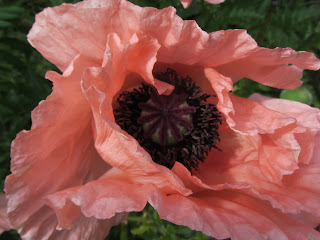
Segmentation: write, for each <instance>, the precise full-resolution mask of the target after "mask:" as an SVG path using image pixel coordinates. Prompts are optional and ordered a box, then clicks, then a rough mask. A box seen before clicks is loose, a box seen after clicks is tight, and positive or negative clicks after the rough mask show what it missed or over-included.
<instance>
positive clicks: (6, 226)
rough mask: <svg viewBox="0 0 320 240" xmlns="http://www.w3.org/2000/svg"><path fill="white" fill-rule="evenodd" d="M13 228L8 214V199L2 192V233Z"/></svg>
mask: <svg viewBox="0 0 320 240" xmlns="http://www.w3.org/2000/svg"><path fill="white" fill-rule="evenodd" d="M11 228H12V226H11V224H10V222H9V218H8V215H7V199H6V197H5V195H4V194H0V234H1V233H2V232H4V231H8V230H10V229H11Z"/></svg>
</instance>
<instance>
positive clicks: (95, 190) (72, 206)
mask: <svg viewBox="0 0 320 240" xmlns="http://www.w3.org/2000/svg"><path fill="white" fill-rule="evenodd" d="M155 189H156V186H155V185H153V184H138V183H134V182H132V181H131V180H130V178H128V177H127V176H126V174H125V173H123V172H121V171H119V170H115V169H114V170H113V171H111V172H109V173H107V174H106V175H105V176H103V177H102V178H100V179H98V180H96V181H92V182H90V183H88V184H86V185H83V186H78V187H74V188H70V189H66V190H63V191H60V192H57V193H55V194H52V195H50V196H48V197H47V202H48V204H49V205H50V206H51V207H52V208H54V209H55V211H56V213H57V216H58V219H59V227H62V228H70V227H73V224H72V221H73V220H74V219H72V217H70V214H71V215H73V214H74V213H77V211H81V212H82V213H83V214H84V215H85V216H86V217H88V218H89V217H94V218H97V219H110V218H112V217H114V216H115V215H116V213H122V212H131V211H141V210H142V209H143V208H144V207H145V205H146V203H147V201H148V197H149V195H150V194H151V193H152V192H153V191H155Z"/></svg>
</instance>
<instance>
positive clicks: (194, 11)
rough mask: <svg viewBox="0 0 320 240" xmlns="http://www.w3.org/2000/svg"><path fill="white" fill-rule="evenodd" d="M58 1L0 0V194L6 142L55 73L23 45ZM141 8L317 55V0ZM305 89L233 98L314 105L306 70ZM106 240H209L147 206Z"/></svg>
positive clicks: (318, 88)
mask: <svg viewBox="0 0 320 240" xmlns="http://www.w3.org/2000/svg"><path fill="white" fill-rule="evenodd" d="M63 2H69V3H75V2H78V1H76V0H73V1H63V0H32V1H30V0H14V1H12V0H0V179H1V182H0V191H1V190H2V189H3V186H4V179H5V177H6V175H8V174H9V173H10V143H11V141H12V140H13V139H14V138H15V135H16V134H17V133H18V132H19V131H21V130H23V129H30V126H31V120H30V112H31V111H32V109H33V108H35V107H36V106H37V104H38V103H39V101H41V100H43V99H45V98H46V97H47V96H48V95H49V94H50V92H51V87H52V85H51V83H50V82H49V81H48V80H46V79H45V78H44V75H45V73H46V71H48V70H55V71H58V72H59V70H58V69H57V68H56V67H55V66H54V65H52V64H51V63H49V62H48V61H47V60H46V59H44V58H43V57H42V56H41V55H40V54H39V53H38V52H37V51H36V50H35V49H33V48H32V47H31V46H30V45H29V44H28V42H27V39H26V35H27V34H28V32H29V30H30V28H31V26H32V24H33V22H34V18H35V15H36V14H37V13H38V12H40V11H41V10H42V9H44V8H45V7H52V6H57V5H60V4H61V3H63ZM131 2H133V3H135V4H137V5H140V6H152V7H156V8H159V9H161V8H164V7H168V6H174V7H175V8H176V9H177V14H178V15H179V16H181V18H183V19H185V20H195V21H197V23H198V25H199V26H200V27H201V28H202V29H203V30H205V31H207V32H213V31H217V30H225V29H230V28H233V29H235V28H241V29H247V30H248V32H249V34H250V35H251V36H252V37H253V38H254V39H256V41H257V42H258V44H259V45H260V46H263V47H268V48H275V47H291V48H293V49H295V50H300V51H311V52H314V53H315V54H317V55H318V57H319V54H320V0H278V1H276V0H226V2H225V3H222V4H219V5H211V4H209V3H206V2H204V1H203V0H193V2H192V4H191V6H190V7H189V8H188V9H183V7H182V5H181V3H180V1H178V0H131ZM303 81H304V84H303V86H302V87H300V88H299V89H297V90H292V91H288V90H280V89H275V88H271V87H266V86H262V85H260V84H258V83H255V82H253V81H251V80H249V79H242V80H240V81H239V82H238V83H237V84H236V86H235V89H234V94H236V95H239V96H242V97H248V96H250V95H251V94H252V93H254V92H259V93H261V94H263V95H267V96H272V97H277V98H285V99H290V100H295V101H300V102H303V103H306V104H309V105H311V106H314V107H320V72H319V71H318V72H308V71H306V72H305V73H304V76H303ZM18 239H20V238H19V235H18V234H17V232H16V231H15V230H12V231H8V232H5V233H3V234H2V235H0V240H18ZM106 239H108V240H111V239H112V240H116V239H120V240H127V239H129V240H131V239H136V240H154V239H157V240H162V239H166V240H167V239H170V240H184V239H193V240H196V239H206V240H207V239H208V237H207V236H206V235H204V234H202V233H200V232H196V231H192V230H190V229H189V228H187V227H183V226H176V225H174V224H172V223H169V222H167V221H164V220H161V219H160V218H159V215H158V214H157V212H156V211H154V210H153V209H152V207H151V206H150V205H148V206H147V207H146V208H145V210H144V211H143V212H139V213H131V214H130V216H129V218H128V220H127V221H126V222H124V223H122V224H120V225H119V226H116V227H114V228H112V230H111V232H110V234H109V236H108V237H107V238H106Z"/></svg>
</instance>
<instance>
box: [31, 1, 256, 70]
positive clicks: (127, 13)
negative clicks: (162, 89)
mask: <svg viewBox="0 0 320 240" xmlns="http://www.w3.org/2000/svg"><path fill="white" fill-rule="evenodd" d="M175 12H176V11H175V9H174V8H172V7H169V8H166V9H162V10H158V9H155V8H140V7H138V6H135V5H133V4H131V3H130V2H127V1H121V0H110V1H105V0H96V1H84V2H80V3H77V4H74V5H71V4H62V5H61V6H58V7H54V8H47V9H45V10H44V11H43V12H41V13H39V14H38V15H37V17H36V22H35V24H34V26H33V28H32V29H31V31H30V33H29V35H28V39H29V42H30V43H31V44H32V46H34V47H35V48H36V49H37V50H38V51H39V52H40V53H41V54H42V55H43V56H44V57H45V58H47V59H48V60H49V61H51V62H52V63H54V64H55V65H56V66H58V67H59V68H60V69H61V70H62V71H64V70H65V69H66V67H67V66H68V65H69V63H70V62H71V61H72V59H73V58H74V57H75V56H77V55H78V54H81V55H83V56H87V57H90V58H93V59H96V60H97V61H99V60H100V61H102V59H103V53H104V52H105V44H106V41H107V37H108V35H109V34H111V33H115V34H117V35H118V36H119V37H120V39H121V41H122V43H127V42H128V41H130V39H131V38H132V36H133V35H134V34H135V33H137V32H143V33H145V34H147V35H149V36H151V37H153V38H155V39H157V40H158V42H159V44H160V46H161V48H160V50H159V53H158V60H159V61H160V62H166V63H181V64H188V65H191V64H194V65H195V64H198V65H206V66H217V65H221V64H225V63H229V62H232V61H235V60H237V59H239V58H244V57H245V56H248V55H249V54H250V52H251V51H252V50H254V49H255V48H256V47H257V44H256V42H255V41H254V40H253V39H252V38H251V36H250V35H249V34H247V32H246V31H245V30H227V31H218V32H214V33H211V34H207V33H206V32H204V31H202V30H201V29H200V27H199V26H198V25H197V24H196V22H195V21H183V20H182V19H181V18H180V17H178V16H177V15H176V13H175ZM149 18H152V21H149V20H146V19H149ZM110 22H111V23H112V24H110ZM79 23H80V24H79Z"/></svg>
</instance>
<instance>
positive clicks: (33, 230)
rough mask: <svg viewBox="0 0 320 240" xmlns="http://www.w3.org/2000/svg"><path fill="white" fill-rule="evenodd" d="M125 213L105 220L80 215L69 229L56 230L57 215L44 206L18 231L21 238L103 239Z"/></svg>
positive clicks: (41, 239) (123, 218)
mask: <svg viewBox="0 0 320 240" xmlns="http://www.w3.org/2000/svg"><path fill="white" fill-rule="evenodd" d="M126 217H127V214H117V215H116V216H115V217H113V218H111V219H106V220H99V219H96V218H86V217H84V216H81V217H79V218H78V220H77V221H76V222H75V226H74V227H73V228H72V229H71V230H65V229H64V230H56V227H57V224H58V222H57V217H56V215H55V213H54V211H53V210H52V209H51V208H49V207H47V206H45V207H42V208H41V209H40V210H39V211H38V212H37V213H36V214H34V215H33V216H31V217H30V218H29V219H28V221H27V222H26V223H25V224H24V225H23V227H20V228H18V232H19V234H20V236H21V238H22V239H23V240H29V239H37V240H38V239H39V240H74V239H81V240H92V239H101V240H102V239H104V238H105V237H106V236H107V234H108V233H109V231H110V228H111V227H112V226H113V225H117V224H119V223H120V222H121V221H123V220H125V219H126Z"/></svg>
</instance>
